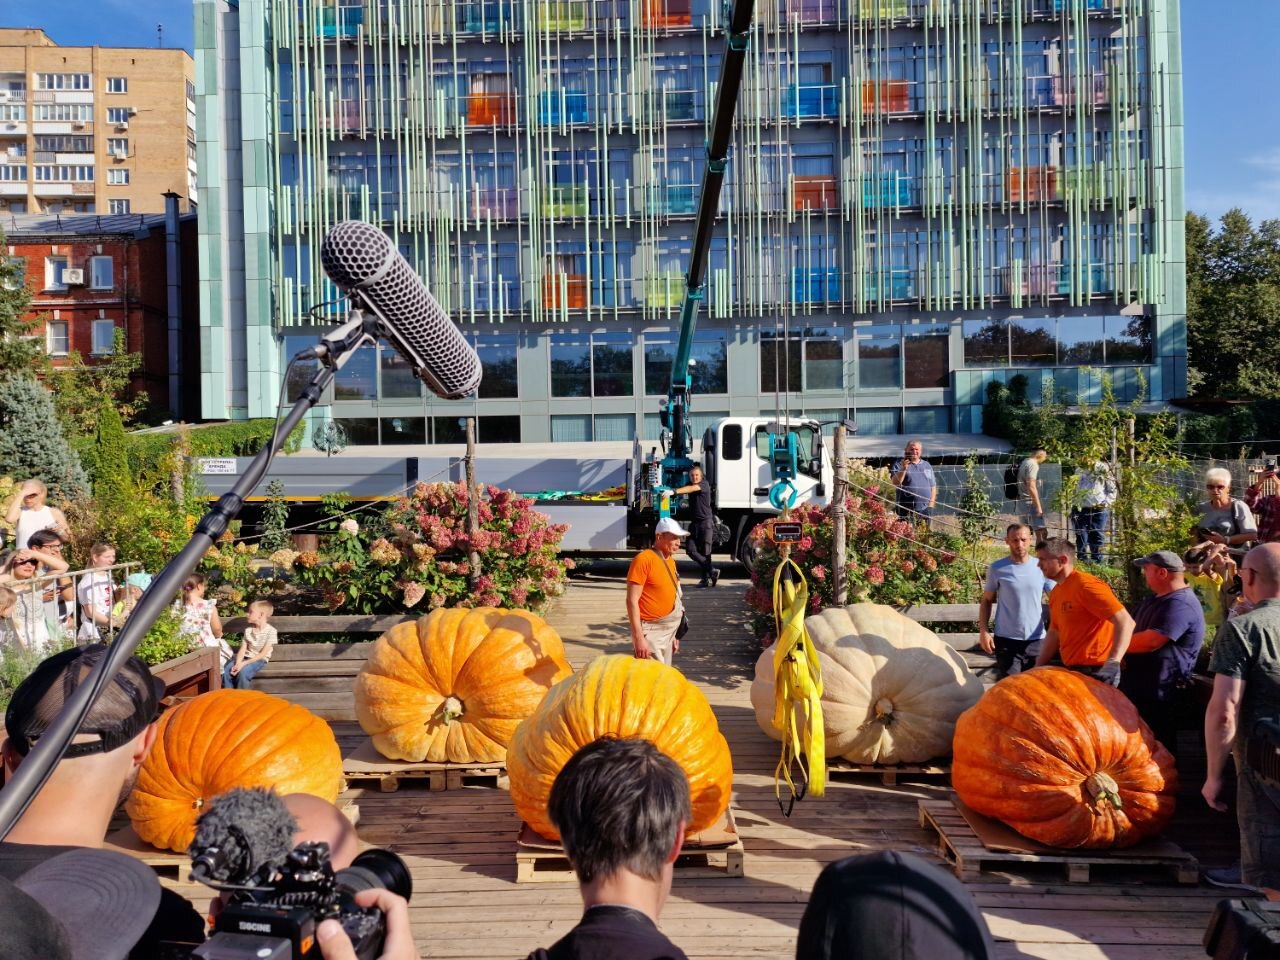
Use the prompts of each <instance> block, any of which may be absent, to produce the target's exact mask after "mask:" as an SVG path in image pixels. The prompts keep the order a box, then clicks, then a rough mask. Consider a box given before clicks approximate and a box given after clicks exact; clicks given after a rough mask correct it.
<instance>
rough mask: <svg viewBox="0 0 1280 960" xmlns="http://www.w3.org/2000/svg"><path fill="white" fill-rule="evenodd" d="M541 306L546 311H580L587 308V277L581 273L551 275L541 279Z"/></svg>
mask: <svg viewBox="0 0 1280 960" xmlns="http://www.w3.org/2000/svg"><path fill="white" fill-rule="evenodd" d="M542 305H543V306H544V307H546V308H547V309H548V310H557V309H563V308H567V309H569V310H582V309H585V308H586V306H587V277H586V274H582V273H553V274H550V275H549V276H546V277H543V278H542Z"/></svg>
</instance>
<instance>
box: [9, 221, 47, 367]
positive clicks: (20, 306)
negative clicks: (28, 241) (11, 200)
mask: <svg viewBox="0 0 1280 960" xmlns="http://www.w3.org/2000/svg"><path fill="white" fill-rule="evenodd" d="M4 245H5V240H4V234H3V233H2V232H0V248H3V247H4ZM30 310H31V290H30V289H29V288H28V287H27V283H26V276H25V275H24V264H23V262H22V260H21V259H19V258H16V257H13V258H11V257H7V256H0V378H4V377H29V376H30V375H31V373H32V371H34V370H39V369H42V368H43V366H44V363H45V355H44V351H43V350H41V349H40V341H39V339H34V338H33V334H35V333H37V332H38V331H37V329H36V318H35V317H33V316H31V314H30Z"/></svg>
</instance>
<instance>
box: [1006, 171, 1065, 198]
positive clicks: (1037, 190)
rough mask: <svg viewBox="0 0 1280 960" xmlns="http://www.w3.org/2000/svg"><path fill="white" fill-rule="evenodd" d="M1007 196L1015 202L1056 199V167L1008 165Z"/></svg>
mask: <svg viewBox="0 0 1280 960" xmlns="http://www.w3.org/2000/svg"><path fill="white" fill-rule="evenodd" d="M1007 196H1008V198H1009V199H1010V200H1011V201H1013V202H1015V203H1018V202H1023V201H1034V200H1057V199H1058V168H1057V167H1010V168H1009V176H1008V193H1007Z"/></svg>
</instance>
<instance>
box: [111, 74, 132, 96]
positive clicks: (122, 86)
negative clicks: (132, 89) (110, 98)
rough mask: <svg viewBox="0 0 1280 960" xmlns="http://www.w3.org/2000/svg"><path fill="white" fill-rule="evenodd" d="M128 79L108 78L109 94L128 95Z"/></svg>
mask: <svg viewBox="0 0 1280 960" xmlns="http://www.w3.org/2000/svg"><path fill="white" fill-rule="evenodd" d="M128 92H129V78H128V77H107V93H128Z"/></svg>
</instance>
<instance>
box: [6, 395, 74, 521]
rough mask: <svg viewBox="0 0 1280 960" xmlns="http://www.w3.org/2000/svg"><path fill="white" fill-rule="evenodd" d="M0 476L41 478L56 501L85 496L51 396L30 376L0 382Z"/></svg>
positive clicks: (69, 445)
mask: <svg viewBox="0 0 1280 960" xmlns="http://www.w3.org/2000/svg"><path fill="white" fill-rule="evenodd" d="M0 474H8V475H9V476H11V477H14V478H21V479H26V478H28V477H36V478H39V479H40V480H43V481H44V482H45V484H46V485H47V486H48V487H49V490H50V491H51V492H52V493H53V495H54V497H55V498H56V499H59V500H64V501H65V500H70V499H72V498H76V497H83V496H84V495H86V494H87V493H88V492H89V491H88V488H89V485H88V483H87V481H86V479H85V474H84V469H83V468H82V467H81V465H80V458H79V457H78V456H76V453H75V451H74V450H72V449H71V444H70V443H68V442H67V438H66V436H65V434H63V432H62V429H61V428H60V427H59V425H58V416H57V414H56V413H55V412H54V407H53V398H52V397H51V396H50V395H49V391H48V390H46V389H45V388H44V387H42V386H41V385H40V384H39V383H37V382H36V381H35V380H32V379H31V378H30V377H10V378H8V379H0Z"/></svg>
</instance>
